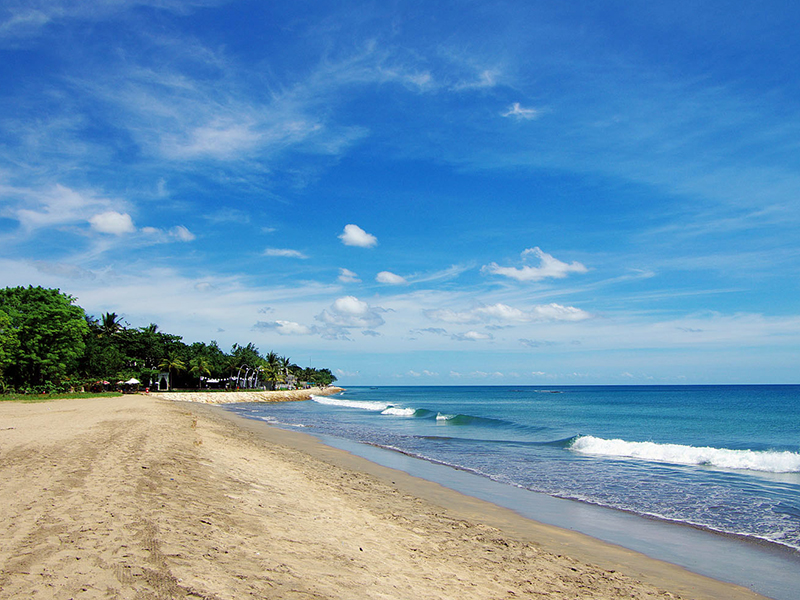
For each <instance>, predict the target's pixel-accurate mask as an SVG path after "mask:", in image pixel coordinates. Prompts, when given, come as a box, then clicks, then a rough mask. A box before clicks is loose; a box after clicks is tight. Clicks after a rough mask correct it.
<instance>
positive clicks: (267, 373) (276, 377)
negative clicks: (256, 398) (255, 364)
mask: <svg viewBox="0 0 800 600" xmlns="http://www.w3.org/2000/svg"><path fill="white" fill-rule="evenodd" d="M259 370H260V371H261V374H262V376H263V377H264V381H267V382H268V383H269V384H270V385H269V387H270V389H272V390H274V389H275V388H276V387H277V383H278V382H279V381H282V380H283V375H282V374H281V371H280V368H279V367H278V366H277V365H275V364H272V365H270V364H269V363H268V362H265V364H264V366H263V367H261V368H260V369H259Z"/></svg>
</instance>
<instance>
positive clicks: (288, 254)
mask: <svg viewBox="0 0 800 600" xmlns="http://www.w3.org/2000/svg"><path fill="white" fill-rule="evenodd" d="M264 256H279V257H285V258H308V256H306V255H305V254H303V253H302V252H300V251H299V250H290V249H289V248H267V249H266V250H264Z"/></svg>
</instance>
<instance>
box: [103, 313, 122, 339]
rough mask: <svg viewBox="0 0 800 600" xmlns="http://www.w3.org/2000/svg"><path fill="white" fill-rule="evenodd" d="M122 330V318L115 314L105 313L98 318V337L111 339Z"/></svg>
mask: <svg viewBox="0 0 800 600" xmlns="http://www.w3.org/2000/svg"><path fill="white" fill-rule="evenodd" d="M123 329H124V327H123V326H122V317H120V316H118V315H117V313H113V312H112V313H105V314H104V315H103V316H102V317H100V335H102V336H104V337H107V338H111V337H114V336H115V335H117V334H118V333H119V332H120V331H122V330H123Z"/></svg>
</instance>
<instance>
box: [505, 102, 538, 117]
mask: <svg viewBox="0 0 800 600" xmlns="http://www.w3.org/2000/svg"><path fill="white" fill-rule="evenodd" d="M500 114H501V115H502V116H504V117H513V118H515V119H518V120H522V121H530V120H532V119H537V118H539V115H541V112H540V111H538V110H536V109H535V108H523V107H522V106H520V104H519V102H514V104H512V105H511V106H509V107H508V110H506V112H504V113H500Z"/></svg>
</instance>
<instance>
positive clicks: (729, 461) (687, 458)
mask: <svg viewBox="0 0 800 600" xmlns="http://www.w3.org/2000/svg"><path fill="white" fill-rule="evenodd" d="M569 449H570V450H573V451H574V452H579V453H581V454H590V455H594V456H613V457H620V458H637V459H642V460H649V461H654V462H661V463H671V464H679V465H702V466H708V467H717V468H722V469H742V470H748V471H764V472H769V473H800V454H798V453H796V452H788V451H784V452H778V451H770V450H767V451H755V450H729V449H726V448H709V447H696V446H683V445H680V444H656V443H654V442H627V441H625V440H620V439H614V440H606V439H603V438H598V437H594V436H591V435H584V436H579V437H577V438H575V440H574V441H573V442H572V444H570V445H569Z"/></svg>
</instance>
